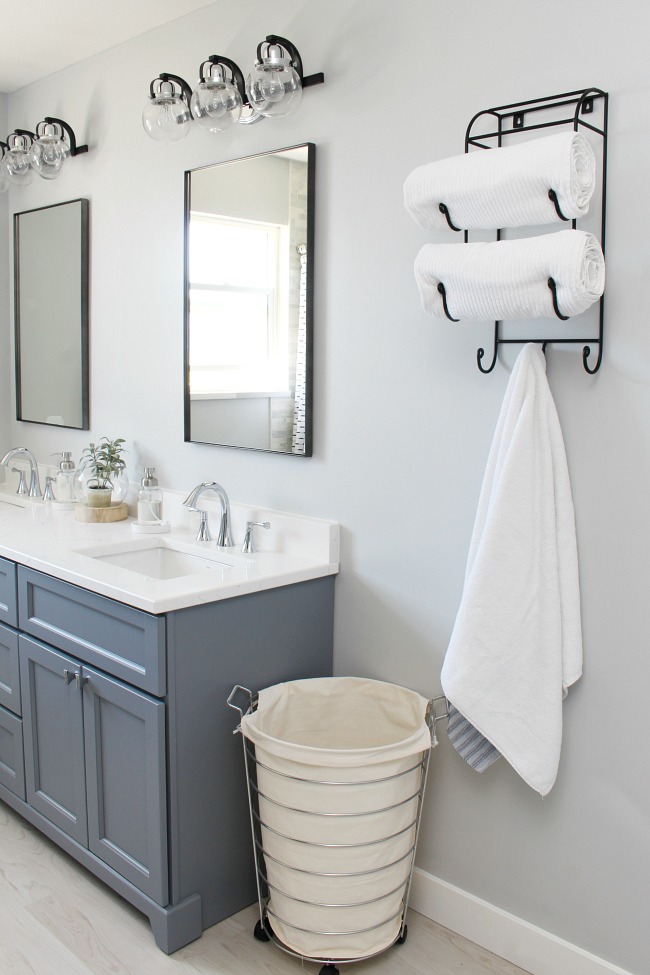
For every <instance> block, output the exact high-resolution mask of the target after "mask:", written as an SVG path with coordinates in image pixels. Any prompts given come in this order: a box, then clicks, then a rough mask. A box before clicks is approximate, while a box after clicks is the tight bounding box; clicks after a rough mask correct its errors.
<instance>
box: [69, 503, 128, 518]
mask: <svg viewBox="0 0 650 975" xmlns="http://www.w3.org/2000/svg"><path fill="white" fill-rule="evenodd" d="M128 516H129V506H128V505H127V504H124V502H123V501H120V502H118V503H117V504H112V505H111V506H110V507H109V508H90V507H89V506H88V505H87V504H77V505H75V518H76V519H77V521H86V522H93V523H94V524H108V523H109V522H111V521H124V520H125V519H126V518H128Z"/></svg>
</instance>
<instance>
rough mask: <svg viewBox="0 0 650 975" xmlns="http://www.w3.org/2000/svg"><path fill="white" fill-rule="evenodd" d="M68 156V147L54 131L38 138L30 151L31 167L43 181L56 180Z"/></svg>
mask: <svg viewBox="0 0 650 975" xmlns="http://www.w3.org/2000/svg"><path fill="white" fill-rule="evenodd" d="M68 154H69V151H68V147H67V145H66V144H65V142H64V141H63V139H61V138H59V136H58V135H57V134H56V132H55V131H51V132H46V133H45V134H44V135H42V136H39V138H38V139H36V140H35V141H34V143H33V145H32V148H31V150H30V156H31V162H32V167H33V168H34V170H35V171H36V172H37V173H38V175H39V176H42V177H43V179H56V177H57V176H58V175H59V173H60V172H61V169H62V168H63V164H64V162H65V160H66V158H67V156H68Z"/></svg>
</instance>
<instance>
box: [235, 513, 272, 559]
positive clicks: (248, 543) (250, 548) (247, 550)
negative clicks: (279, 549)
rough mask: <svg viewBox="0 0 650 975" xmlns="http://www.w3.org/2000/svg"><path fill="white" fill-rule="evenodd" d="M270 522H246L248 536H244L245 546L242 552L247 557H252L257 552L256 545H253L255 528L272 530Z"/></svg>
mask: <svg viewBox="0 0 650 975" xmlns="http://www.w3.org/2000/svg"><path fill="white" fill-rule="evenodd" d="M270 527H271V522H270V521H247V522H246V534H245V535H244V544H243V545H242V547H241V550H242V552H244V554H245V555H250V554H251V553H252V552H255V551H256V549H255V545H254V544H253V528H270Z"/></svg>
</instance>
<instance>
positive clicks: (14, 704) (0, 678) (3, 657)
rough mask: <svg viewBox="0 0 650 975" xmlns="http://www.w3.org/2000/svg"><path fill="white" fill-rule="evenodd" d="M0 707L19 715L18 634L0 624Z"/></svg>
mask: <svg viewBox="0 0 650 975" xmlns="http://www.w3.org/2000/svg"><path fill="white" fill-rule="evenodd" d="M0 705H1V706H2V707H5V708H8V709H9V710H10V711H13V712H14V713H15V714H20V713H21V710H20V667H19V664H18V634H17V633H16V631H15V630H12V629H10V628H9V627H8V626H3V625H2V623H0Z"/></svg>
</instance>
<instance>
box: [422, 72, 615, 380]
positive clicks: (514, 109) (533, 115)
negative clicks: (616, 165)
mask: <svg viewBox="0 0 650 975" xmlns="http://www.w3.org/2000/svg"><path fill="white" fill-rule="evenodd" d="M608 100H609V96H608V94H607V92H605V91H602V90H601V89H600V88H584V89H581V90H580V91H570V92H565V93H564V94H561V95H551V96H550V97H547V98H535V99H533V100H532V101H527V102H513V103H512V104H510V105H499V106H497V107H495V108H486V109H483V110H482V111H480V112H477V114H476V115H475V116H474V117H473V118H472V119H471V121H470V122H469V125H468V126H467V131H466V134H465V152H470V151H472V150H473V149H494V148H496V147H498V146H502V145H504V140H506V138H507V139H508V140H509V141H508V144H511V143H510V140H511V138H512V137H513V136H514V137H516V136H518V135H519V134H520V133H522V132H533V131H537V130H540V129H546V128H553V127H557V126H564V127H565V128H566V127H568V126H571V127H572V128H573V130H574V132H578V131H580V130H581V129H589V131H591V132H595V133H596V134H597V135H599V136H600V137H601V138H602V156H601V163H600V175H601V220H600V245H601V248H602V251H603V254H604V253H605V211H606V201H607V111H608ZM596 117H597V118H598V119H599V120H601V121H600V122H599V125H598V124H595V118H596ZM549 199H550V200H551V201H552V202H553V204H554V206H555V209H556V211H557V214H558V216H559V217H560V219H561V220H567V222H568V218H566V217H565V216H564V215H563V214H562V212H561V210H560V207H559V204H558V200H557V196H556V195H555V192H554V191H553V190H552V189H550V190H549ZM440 211H441V212H442V213H443V214H444V216H445V217H446V220H447V223H448V224H449V226H450V228H451V229H452V230H459V228H458V227H455V226H454V224H453V218H452V215H451V214H450V213H449V210H448V209H447V207H446V206H445V204H444V203H442V204H440ZM571 226H572V227H573V229H575V228H576V221H575V220H571ZM459 232H460V231H459ZM463 233H464V235H465V242H466V243H467V242H468V240H469V233H468V231H467V230H465V231H463ZM496 239H497V240H500V239H501V231H500V230H497V235H496ZM548 286H549V289H550V290H551V294H552V300H553V309H554V311H555V314H556V315H557V317H558V318H559V319H561V320H562V321H566V320H567V316H566V315H563V314H562V313H561V312H562V309H561V308H558V303H557V294H556V288H555V281H554V280H553V278H549V279H548ZM441 294H442V298H443V303H444V308H445V314H446V315H447V317H448V318H450V319H451V316H450V315H449V312H448V311H447V306H446V295H445V294H444V286H443V291H442V292H441ZM604 302H605V298H604V295H603V296H602V297H601V298H600V305H599V314H598V335H597V336H594V337H591V338H555V337H551V336H547V337H546V338H531V337H529V336H526V337H522V338H504V337H503V335H502V331H501V325H502V323H501V322H499V321H497V322H495V323H494V348H493V354H492V361H491V362H490V364H489V365H488V366H486V367H484V366H483V359H484V357H485V349H483V348H480V349H478V351H477V353H476V361H477V364H478V367H479V369H480V370H481V372H483V373H488V372H492V370H493V369H494V367H495V365H496V361H497V354H498V349H499V346H500V345H513V344H514V345H523V344H525V343H526V342H540V343H542V345H543V347H544V349H546V346H547V345H549V344H555V343H565V344H571V345H584V348H583V350H582V362H583V365H584V367H585V370H586V371H587V372H588V373H591V374H593V373H595V372H597V371H598V369H599V368H600V364H601V362H602V359H603V335H604V310H605V304H604ZM451 320H452V321H453V319H451ZM592 346H597V347H598V349H597V353H598V354H597V358H596V362H595V363H594V365H593V366H592V365H590V363H589V358H590V356H591V353H592Z"/></svg>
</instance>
